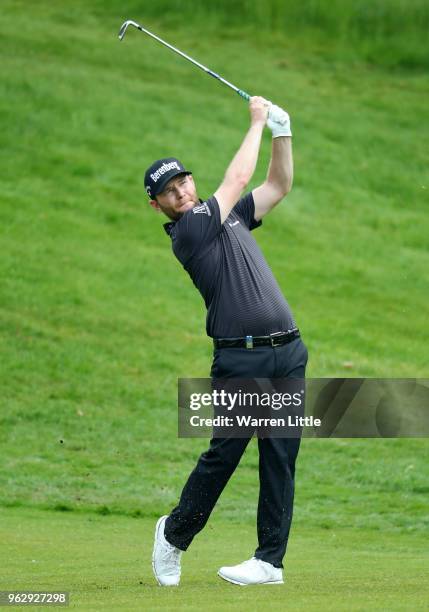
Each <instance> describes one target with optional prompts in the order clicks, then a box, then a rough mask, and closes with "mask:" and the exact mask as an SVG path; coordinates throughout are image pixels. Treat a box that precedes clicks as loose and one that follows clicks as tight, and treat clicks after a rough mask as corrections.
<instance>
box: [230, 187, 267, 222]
mask: <svg viewBox="0 0 429 612" xmlns="http://www.w3.org/2000/svg"><path fill="white" fill-rule="evenodd" d="M233 210H234V212H235V214H236V215H238V216H239V217H241V219H242V220H243V222H244V224H245V225H246V227H248V228H249V230H253V229H255V228H257V227H259V226H260V225H262V221H256V219H255V202H254V200H253V194H252V192H250V193H246V195H245V196H243V197H242V198H241V200H238V202H237V204H236V205H235V206H234V208H233Z"/></svg>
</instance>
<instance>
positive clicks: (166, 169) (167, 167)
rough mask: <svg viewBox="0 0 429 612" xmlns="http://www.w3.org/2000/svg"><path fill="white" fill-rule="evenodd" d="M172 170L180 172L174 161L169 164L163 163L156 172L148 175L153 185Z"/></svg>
mask: <svg viewBox="0 0 429 612" xmlns="http://www.w3.org/2000/svg"><path fill="white" fill-rule="evenodd" d="M173 168H176V169H177V170H179V171H180V170H181V168H180V166H179V164H178V163H177V162H175V161H174V162H170V163H169V164H166V163H164V164H162V166H160V167H159V168H158V170H157V171H156V172H154V173H153V174H151V175H150V178H151V179H152V180H153V182H154V183H156V182H157V181H159V179H160V178H161V176H162V175H163V174H165V173H166V172H169V171H170V170H173ZM149 195H150V193H149Z"/></svg>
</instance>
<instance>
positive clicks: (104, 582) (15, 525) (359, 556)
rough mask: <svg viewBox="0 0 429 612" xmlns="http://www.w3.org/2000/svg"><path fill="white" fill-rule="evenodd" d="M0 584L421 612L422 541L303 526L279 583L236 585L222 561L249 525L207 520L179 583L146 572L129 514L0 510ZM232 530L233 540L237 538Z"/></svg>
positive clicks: (212, 605) (223, 602)
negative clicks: (222, 574) (164, 585)
mask: <svg viewBox="0 0 429 612" xmlns="http://www.w3.org/2000/svg"><path fill="white" fill-rule="evenodd" d="M0 525H1V527H0V539H1V542H2V552H3V554H4V555H5V557H6V558H7V559H8V563H7V564H6V565H3V567H2V573H1V578H0V589H2V590H19V589H27V590H30V589H34V590H39V591H41V590H45V589H46V590H48V589H49V590H66V591H69V592H70V594H71V607H72V608H82V609H85V610H100V609H105V610H109V609H110V610H119V609H122V610H143V609H144V610H153V609H162V610H178V609H179V610H195V611H197V610H202V609H205V610H233V609H234V610H243V611H244V612H245V611H247V610H264V609H266V608H267V601H268V600H269V607H270V609H274V610H288V609H290V610H328V609H330V610H374V609H377V610H424V609H426V605H427V600H428V597H429V585H428V583H427V580H426V577H427V572H428V570H429V564H428V561H429V559H428V551H427V546H425V545H424V543H423V542H422V540H419V539H418V537H416V536H411V537H409V536H404V535H403V534H402V535H401V534H398V533H392V532H391V533H384V534H383V536H382V537H380V534H377V535H376V534H374V533H373V532H371V531H368V530H365V529H360V530H355V529H338V530H332V531H329V532H326V530H320V529H308V528H307V529H305V528H304V529H300V530H299V531H298V532H297V533H295V534H294V537H293V539H292V541H291V544H290V549H289V552H288V564H287V567H286V571H285V574H286V583H285V585H279V586H276V585H273V586H266V587H237V586H234V585H230V584H228V583H225V582H223V581H222V580H221V579H220V578H218V577H217V576H216V571H217V569H218V567H219V566H221V565H223V564H225V563H226V562H231V563H234V562H235V561H237V562H238V561H240V560H241V559H243V558H245V557H247V556H249V555H250V553H251V552H252V546H253V545H254V542H255V533H254V529H253V528H251V527H250V526H248V525H247V526H243V525H237V524H236V523H234V522H224V521H221V520H212V521H211V522H210V523H209V526H208V527H207V529H206V530H205V532H204V533H203V534H201V535H200V536H199V537H198V538H197V539H196V540H195V542H194V544H193V546H192V552H191V551H189V552H188V553H186V554H184V556H183V578H182V584H181V586H180V587H179V588H178V589H176V588H170V589H161V588H159V587H158V586H157V585H156V583H155V579H154V578H153V577H152V573H151V551H152V535H153V528H154V522H153V521H152V520H148V519H132V518H127V517H97V516H93V515H87V514H80V513H78V514H73V513H71V514H70V513H52V512H37V511H31V510H28V509H20V510H17V509H14V510H11V509H8V510H4V509H2V510H0ZM237 536H239V537H237Z"/></svg>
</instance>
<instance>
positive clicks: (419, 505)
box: [0, 2, 429, 532]
mask: <svg viewBox="0 0 429 612" xmlns="http://www.w3.org/2000/svg"><path fill="white" fill-rule="evenodd" d="M2 6H3V15H2V16H3V19H2V20H1V23H0V35H1V38H2V47H1V53H2V80H1V84H0V88H1V93H0V116H1V119H2V125H3V129H2V131H1V132H0V145H1V146H0V165H1V168H2V173H1V176H0V200H1V201H0V227H1V253H2V256H1V258H0V276H1V281H2V282H1V289H0V291H1V299H0V329H1V337H2V342H1V345H0V363H1V369H0V380H1V388H2V397H1V408H0V444H1V449H2V453H1V457H0V496H1V503H2V504H6V505H30V506H37V507H42V508H53V507H56V508H58V509H61V508H63V509H64V508H71V509H82V508H83V509H91V510H98V511H99V512H101V513H108V512H117V513H123V514H144V515H147V516H155V515H156V514H158V513H159V511H160V509H161V508H164V509H165V510H168V509H169V507H170V506H171V504H172V503H174V502H175V500H176V498H177V494H178V492H179V490H180V486H181V485H182V484H183V478H184V474H186V473H187V472H188V470H190V469H191V467H192V465H193V463H194V460H195V457H196V455H197V453H198V451H199V450H200V449H201V442H200V441H188V440H186V441H184V440H177V439H176V437H175V436H176V409H175V406H176V379H177V377H178V376H195V377H198V376H205V375H207V373H208V371H209V362H210V354H211V346H210V342H209V341H208V340H207V338H205V337H204V333H203V329H204V309H203V303H202V300H201V298H200V297H199V296H198V295H197V294H196V292H195V289H194V288H193V286H192V283H191V281H190V280H189V279H188V278H187V276H186V274H185V272H184V271H183V270H182V269H181V268H180V266H179V264H178V263H177V262H176V261H175V260H174V258H173V257H172V255H171V252H170V245H169V241H168V238H167V237H166V236H165V234H164V232H163V230H162V228H161V227H160V225H161V219H160V218H158V217H157V216H156V215H155V214H153V211H151V210H149V208H148V206H147V204H146V198H145V195H144V190H143V173H144V169H145V168H146V166H147V165H148V164H149V163H151V162H152V161H153V159H154V158H156V157H158V156H163V155H169V154H174V155H177V156H178V157H180V158H182V159H183V161H184V162H185V164H186V165H189V166H190V167H191V168H192V169H193V171H194V174H195V177H196V181H197V184H198V185H199V189H200V192H201V195H202V196H206V195H209V194H210V193H212V192H213V191H214V190H215V188H216V187H217V185H218V182H219V181H220V179H221V177H222V175H223V172H224V169H225V167H226V164H227V163H228V161H229V159H230V158H231V157H232V155H233V153H234V152H235V150H236V148H237V146H238V144H239V143H240V140H241V138H242V136H243V134H244V131H245V129H246V126H247V123H248V119H247V110H246V107H245V105H244V104H243V102H242V101H241V100H240V99H239V98H238V97H234V95H232V94H231V93H230V92H229V91H228V90H226V89H223V88H222V87H221V86H220V85H219V84H218V83H216V82H215V81H214V80H213V79H209V78H207V77H206V76H205V75H203V74H202V73H200V72H199V71H198V70H196V69H194V68H192V67H191V66H190V65H188V64H187V63H186V62H183V61H182V60H181V59H180V58H177V57H175V56H173V55H172V54H170V53H169V52H168V51H166V50H164V49H161V48H160V47H159V46H157V45H156V44H155V43H153V42H152V41H149V40H148V39H146V38H144V37H143V36H142V35H141V34H139V33H138V32H135V31H133V32H130V33H129V35H127V39H126V41H124V43H122V44H120V43H119V42H118V40H117V37H116V34H117V29H118V27H119V25H120V23H121V19H122V18H125V17H128V16H130V17H131V16H132V15H125V16H124V15H122V14H121V11H122V10H123V9H122V8H121V7H120V6H119V4H116V3H115V4H112V3H110V4H109V5H108V6H106V13H105V15H103V14H102V13H101V12H100V11H99V8H100V6H101V4H97V3H93V4H90V5H89V6H88V5H87V4H84V3H82V2H74V3H73V6H72V7H71V6H70V7H65V6H63V5H60V4H56V3H54V4H53V3H48V2H38V3H37V4H33V5H32V6H30V7H28V6H27V5H25V11H24V10H23V7H24V3H19V2H14V3H12V2H4V3H3V5H2ZM109 7H110V8H109ZM136 8H137V5H136ZM140 10H141V11H144V10H146V9H144V7H143V8H141V9H140ZM148 15H150V14H148ZM137 16H138V15H135V17H136V18H137ZM176 21H177V15H176ZM147 22H148V23H147V25H148V26H153V29H155V31H158V32H159V33H160V34H162V35H163V36H164V37H165V38H166V39H168V40H171V42H172V43H174V44H176V45H178V46H179V47H181V48H183V49H184V50H185V51H187V52H189V53H191V55H195V56H196V57H198V59H199V60H200V61H202V62H203V63H205V64H207V65H210V66H211V67H212V68H213V69H214V70H217V71H219V72H220V73H222V74H224V75H225V77H226V78H229V79H231V80H232V81H234V82H237V84H239V85H240V86H241V87H242V88H243V89H246V90H248V91H250V92H251V93H260V94H262V95H265V96H266V97H267V98H270V99H272V100H274V101H276V102H277V103H279V104H281V105H285V106H286V107H287V108H288V110H289V111H290V113H291V116H292V121H293V131H294V149H295V162H296V178H295V185H294V189H293V191H292V193H291V195H290V196H289V197H288V199H287V201H286V202H285V203H283V204H282V205H280V206H279V207H278V209H277V210H276V211H275V212H273V213H272V215H271V216H270V217H269V218H267V220H266V222H265V223H264V228H262V229H260V230H258V240H259V242H260V244H261V245H262V247H263V250H264V253H265V254H266V256H267V259H268V261H269V263H270V265H271V266H272V268H273V270H274V273H275V274H276V277H277V278H278V280H279V283H280V285H281V287H282V289H283V290H284V292H285V294H286V295H287V297H288V299H289V301H290V303H291V305H292V307H293V310H294V312H295V314H296V318H297V320H298V323H299V326H300V328H301V330H302V333H303V336H304V338H305V341H306V344H307V345H308V347H309V351H310V364H309V375H314V376H319V377H320V376H335V375H338V376H345V375H349V374H351V375H353V376H385V377H388V376H392V377H393V376H400V377H415V376H422V377H423V376H427V372H428V361H427V345H428V320H427V286H428V285H427V282H428V269H429V266H428V263H429V261H428V251H427V234H428V232H427V229H428V223H427V212H426V211H427V205H428V197H427V193H428V191H427V190H428V184H427V168H426V161H427V159H426V147H427V140H428V124H427V120H426V118H427V110H426V106H427V102H426V98H427V77H426V75H425V74H419V73H418V72H415V73H407V72H397V73H391V72H389V73H388V72H386V71H384V70H382V69H380V68H374V67H370V66H368V65H367V64H365V63H360V62H358V63H356V58H355V57H354V59H353V61H351V59H350V58H351V56H348V55H347V54H345V55H344V56H341V58H340V57H339V58H338V60H336V59H335V56H333V55H332V49H331V50H330V51H329V53H328V54H327V53H326V52H325V50H326V48H325V46H324V45H325V43H324V42H323V44H322V43H321V41H320V40H319V39H313V38H312V36H311V34H310V33H308V32H307V34H306V33H305V32H303V33H302V34H301V35H300V37H299V38H298V37H295V38H294V37H289V36H283V35H282V34H281V33H277V34H275V35H273V36H272V37H271V38H270V39H269V40H267V42H266V45H264V46H263V47H262V48H261V45H260V37H261V36H262V35H259V38H258V37H253V36H251V35H249V34H248V33H246V31H244V30H243V32H241V33H239V34H238V33H237V32H236V31H235V30H228V29H223V30H220V31H213V32H212V33H211V35H210V36H208V37H203V36H201V35H200V32H199V30H198V28H195V26H193V25H192V23H191V24H190V25H188V26H185V25H183V26H182V27H181V28H178V27H176V26H174V24H173V23H172V24H171V25H170V26H168V20H167V21H165V20H164V21H163V20H162V19H161V18H160V17H159V16H158V17H156V18H155V17H152V16H151V17H150V18H149V16H148V18H147ZM166 24H167V25H166ZM297 36H298V35H297ZM352 51H353V50H352ZM352 51H351V53H352ZM352 55H353V54H352ZM333 57H334V59H333ZM244 58H246V61H244ZM349 60H350V61H349ZM269 147H270V138H269V134H267V135H266V137H265V139H264V143H263V149H262V152H261V160H260V164H259V167H258V169H257V172H256V175H255V179H254V183H253V184H255V185H256V184H257V183H258V182H260V181H261V180H263V177H264V174H265V170H266V165H267V161H268V157H269ZM345 362H352V364H353V368H352V369H351V370H350V369H347V368H346V367H345V365H344V363H345ZM426 453H427V442H426V441H424V440H422V441H383V442H382V441H374V440H371V441H353V442H348V443H343V442H342V441H306V442H305V443H304V444H303V451H302V455H301V463H300V475H299V479H300V480H299V484H298V499H297V509H298V512H297V517H298V520H300V519H299V517H302V519H303V520H306V521H308V524H309V525H311V524H314V523H316V524H319V523H323V524H324V525H325V526H326V527H327V528H332V526H333V525H338V524H342V525H343V526H347V527H360V526H361V525H364V524H365V525H368V526H369V527H371V528H372V529H388V530H390V531H392V532H393V531H395V530H398V531H413V530H414V531H419V532H420V531H423V530H424V528H425V526H426V525H427V524H426V523H425V520H427V518H426V512H425V507H424V502H425V499H426V495H427V484H426V480H425V468H426ZM256 461H257V458H256V452H255V448H254V446H252V447H251V448H250V449H249V452H248V453H247V456H246V459H245V462H244V464H243V466H242V467H241V468H240V470H239V472H238V474H237V478H236V479H234V481H233V482H232V483H231V488H230V489H228V491H227V492H226V494H225V497H224V498H222V502H221V505H220V507H219V511H220V512H222V513H224V516H228V517H229V518H231V519H234V518H237V516H238V515H241V516H244V517H246V520H247V519H249V520H253V518H254V513H255V507H254V500H255V496H256V465H257V464H256ZM338 500H341V502H339V501H338ZM252 504H253V505H252ZM243 508H245V510H243ZM357 508H358V511H357Z"/></svg>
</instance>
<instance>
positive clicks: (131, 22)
mask: <svg viewBox="0 0 429 612" xmlns="http://www.w3.org/2000/svg"><path fill="white" fill-rule="evenodd" d="M129 25H132V26H134V27H135V28H138V27H139V24H138V23H136V22H135V21H130V20H128V21H124V23H123V24H122V25H121V29H120V30H119V34H118V36H119V40H122V39H123V38H124V36H125V32H126V31H127V28H128V26H129Z"/></svg>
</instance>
